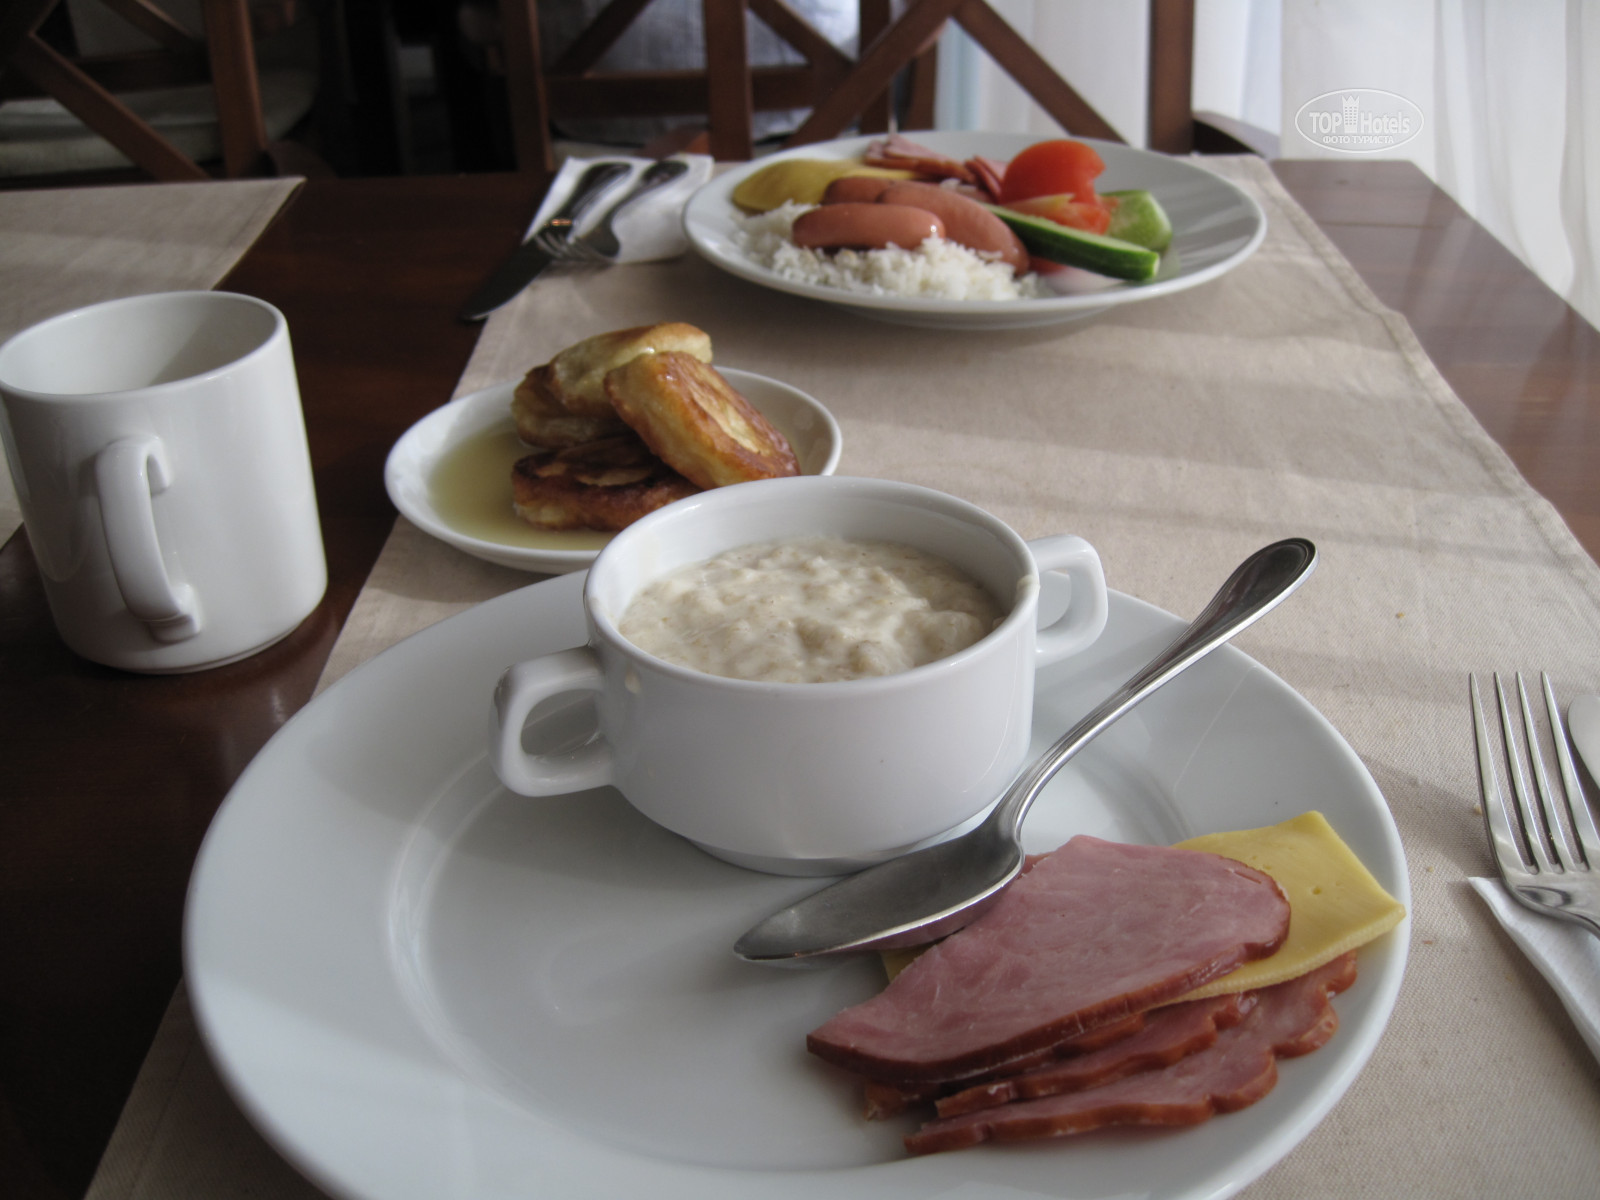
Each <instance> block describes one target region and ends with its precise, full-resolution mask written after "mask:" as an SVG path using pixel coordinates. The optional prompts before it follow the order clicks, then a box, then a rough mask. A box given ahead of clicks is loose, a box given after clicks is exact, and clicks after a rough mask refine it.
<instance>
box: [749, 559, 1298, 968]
mask: <svg viewBox="0 0 1600 1200" xmlns="http://www.w3.org/2000/svg"><path fill="white" fill-rule="evenodd" d="M1316 562H1317V550H1316V547H1315V546H1313V545H1312V544H1311V543H1310V542H1308V541H1306V540H1305V539H1304V538H1288V539H1285V540H1284V541H1281V542H1274V543H1273V544H1272V545H1270V546H1266V547H1264V548H1262V549H1260V550H1257V551H1256V552H1255V553H1254V554H1252V555H1251V556H1250V557H1249V558H1247V559H1245V561H1244V562H1242V563H1241V564H1240V565H1239V567H1238V568H1237V569H1236V570H1235V571H1234V572H1233V574H1232V575H1231V576H1229V577H1228V580H1227V582H1226V583H1224V584H1223V585H1222V587H1221V589H1220V590H1219V591H1218V592H1217V594H1216V595H1215V596H1213V597H1212V598H1211V602H1210V603H1209V604H1207V605H1206V607H1205V609H1204V610H1203V611H1202V612H1201V613H1200V615H1199V616H1197V617H1196V618H1195V619H1194V621H1193V622H1192V623H1191V624H1190V625H1189V627H1188V628H1187V629H1185V630H1184V631H1183V632H1182V633H1181V634H1179V635H1178V637H1177V638H1176V639H1175V640H1174V641H1173V642H1172V644H1171V645H1169V646H1167V647H1166V649H1164V650H1162V651H1161V653H1159V654H1157V655H1156V656H1155V658H1153V659H1152V660H1151V661H1150V662H1149V663H1148V664H1147V665H1146V666H1145V667H1143V668H1142V669H1141V670H1140V671H1139V672H1138V673H1137V674H1135V675H1134V676H1133V677H1132V678H1131V679H1129V680H1128V682H1127V683H1125V684H1123V685H1122V687H1120V688H1119V689H1118V690H1117V691H1116V692H1114V693H1113V694H1112V695H1111V696H1109V697H1108V698H1107V699H1106V700H1105V701H1104V702H1102V703H1101V704H1100V705H1099V706H1098V707H1097V708H1095V709H1094V710H1093V711H1092V712H1090V713H1089V714H1088V715H1087V716H1085V717H1084V718H1083V719H1082V720H1081V721H1079V722H1078V723H1077V724H1076V725H1074V726H1073V727H1072V728H1071V729H1069V730H1067V732H1066V733H1064V734H1063V735H1062V736H1061V738H1060V739H1059V740H1057V741H1056V742H1055V743H1054V744H1053V745H1052V746H1051V747H1050V748H1049V749H1048V750H1046V751H1045V752H1044V753H1043V754H1041V755H1040V756H1039V757H1038V758H1037V759H1035V760H1034V762H1033V763H1032V764H1030V765H1029V766H1028V767H1027V768H1025V769H1024V770H1023V772H1022V773H1021V774H1020V775H1019V776H1017V778H1016V780H1015V782H1013V783H1012V785H1011V786H1010V788H1008V789H1007V791H1006V793H1005V795H1004V796H1002V797H1001V798H1000V800H999V802H998V803H997V804H996V805H995V806H994V808H993V809H991V810H990V812H989V815H988V816H987V817H985V818H984V820H983V821H982V822H981V823H980V824H979V825H977V826H976V827H974V828H973V829H971V830H970V831H968V832H967V833H965V834H962V835H961V836H960V837H956V838H952V839H950V840H949V841H946V842H940V843H939V844H937V845H934V846H929V847H927V848H925V849H922V850H918V851H915V852H913V853H911V854H906V855H903V856H901V857H900V858H896V859H891V860H890V861H889V862H886V863H881V864H879V865H877V866H874V867H869V868H868V869H867V870H865V871H861V872H859V873H857V874H855V875H851V876H849V877H847V878H845V879H842V880H840V881H838V882H837V883H834V884H831V885H829V886H828V887H825V888H823V889H822V890H821V891H819V892H814V893H812V894H811V895H810V896H807V897H805V898H804V899H803V900H800V901H798V902H796V903H795V904H792V905H790V906H789V907H787V908H784V909H781V910H779V911H778V912H775V913H773V914H772V915H771V916H769V917H767V918H766V919H765V920H763V921H761V922H760V923H758V924H757V925H755V926H753V927H752V928H751V929H749V930H748V931H747V932H746V933H745V934H744V936H743V937H741V938H740V939H739V940H738V941H737V942H735V943H734V947H733V951H734V953H735V954H737V955H738V956H739V957H740V958H742V959H745V960H746V961H748V962H760V963H770V964H775V965H797V964H800V963H803V962H806V961H809V960H812V959H818V958H826V957H831V956H835V955H843V954H855V953H859V952H862V951H866V950H879V949H892V948H894V947H899V946H913V945H920V944H922V943H925V942H931V941H934V940H936V939H937V938H940V937H944V936H946V935H947V934H951V933H954V932H955V931H956V930H958V929H960V928H962V927H963V926H964V925H967V924H969V923H970V922H972V921H973V920H975V919H976V918H977V917H978V916H979V915H980V914H981V913H982V912H983V911H984V910H985V909H987V908H988V907H989V906H990V905H992V904H993V903H994V902H995V901H996V900H998V899H999V898H1000V895H1001V893H1002V892H1004V890H1005V889H1006V887H1007V886H1009V885H1010V883H1011V881H1012V880H1013V879H1015V878H1016V877H1017V875H1018V874H1019V873H1020V872H1021V870H1022V864H1023V852H1022V822H1023V819H1024V818H1025V817H1026V816H1027V814H1028V809H1029V808H1030V807H1032V805H1033V802H1034V800H1035V799H1036V798H1037V797H1038V795H1039V793H1040V792H1041V791H1043V790H1044V786H1045V784H1047V783H1048V782H1049V781H1050V780H1051V779H1052V778H1053V777H1054V776H1055V774H1056V772H1057V771H1059V770H1060V769H1061V768H1062V767H1063V766H1065V765H1066V763H1067V762H1068V761H1070V760H1071V759H1072V758H1073V756H1074V755H1076V754H1077V753H1078V751H1080V750H1082V749H1083V747H1084V746H1086V745H1088V744H1089V742H1090V741H1092V740H1093V739H1094V738H1095V737H1096V736H1098V735H1099V734H1100V732H1101V731H1102V730H1104V729H1105V728H1106V727H1108V726H1109V725H1111V723H1112V722H1114V721H1116V720H1117V719H1118V718H1119V717H1121V716H1122V715H1123V714H1124V713H1125V712H1127V711H1128V710H1129V709H1131V708H1133V707H1134V705H1136V704H1138V703H1139V702H1140V701H1142V700H1144V699H1145V698H1146V697H1147V696H1149V695H1151V693H1153V692H1155V691H1156V690H1157V689H1158V688H1161V687H1162V686H1164V685H1165V684H1167V683H1168V682H1170V681H1171V680H1173V679H1174V678H1176V677H1177V676H1178V675H1179V674H1181V673H1182V672H1183V671H1185V670H1187V669H1188V668H1189V667H1191V666H1193V665H1194V664H1195V663H1197V662H1199V661H1200V660H1201V659H1202V658H1204V657H1205V656H1206V655H1207V654H1209V653H1211V651H1213V650H1215V649H1216V648H1217V647H1218V646H1220V645H1222V644H1223V643H1224V642H1227V641H1228V640H1230V639H1231V638H1232V637H1233V636H1234V635H1235V634H1237V633H1238V632H1239V631H1240V630H1242V629H1245V628H1246V627H1248V626H1250V625H1252V624H1254V623H1255V622H1256V621H1257V620H1259V619H1260V618H1261V617H1263V616H1265V615H1266V614H1267V613H1268V612H1270V611H1271V610H1272V609H1274V608H1276V607H1277V606H1278V605H1279V604H1280V603H1282V601H1283V600H1284V599H1285V598H1286V597H1287V596H1289V594H1290V593H1292V592H1293V591H1294V590H1295V589H1296V588H1298V587H1299V586H1300V585H1301V583H1303V582H1304V581H1305V579H1306V577H1307V576H1308V575H1310V574H1311V571H1312V569H1313V568H1314V567H1315V566H1316Z"/></svg>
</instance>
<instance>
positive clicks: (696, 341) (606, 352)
mask: <svg viewBox="0 0 1600 1200" xmlns="http://www.w3.org/2000/svg"><path fill="white" fill-rule="evenodd" d="M667 350H674V351H678V352H679V353H683V354H692V355H693V356H694V357H695V358H697V359H699V360H700V361H701V362H710V361H711V335H710V334H708V333H706V332H705V331H704V330H703V329H696V328H695V327H694V326H693V325H687V324H685V323H684V322H682V321H665V322H662V323H661V324H659V325H639V326H635V327H634V328H632V329H618V330H616V331H614V332H612V333H599V334H596V335H595V336H594V337H591V338H585V339H584V340H583V341H581V342H576V343H574V344H573V345H571V346H568V347H567V348H566V349H565V350H563V351H562V352H561V353H560V354H558V355H556V356H555V357H554V358H553V359H551V360H550V363H549V368H550V369H549V371H548V372H547V373H545V374H543V375H542V376H541V377H540V379H539V381H538V383H537V384H535V386H536V387H539V388H541V389H544V390H545V392H546V394H547V395H548V396H549V398H550V399H551V400H553V401H554V402H555V403H556V404H557V405H559V406H560V407H561V408H562V409H564V410H566V411H567V412H568V413H570V414H572V415H573V416H575V417H609V416H611V415H612V414H611V401H610V399H609V398H608V397H607V395H606V387H605V378H606V375H607V374H608V373H609V372H610V371H613V370H615V369H616V368H617V367H620V366H622V365H623V364H624V363H627V362H630V361H632V360H633V359H635V358H637V357H638V356H639V355H641V354H651V353H657V354H659V353H661V352H663V351H667Z"/></svg>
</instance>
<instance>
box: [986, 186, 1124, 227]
mask: <svg viewBox="0 0 1600 1200" xmlns="http://www.w3.org/2000/svg"><path fill="white" fill-rule="evenodd" d="M1090 195H1091V196H1092V195H1093V193H1092V192H1091V193H1090ZM1006 207H1007V208H1009V209H1012V210H1014V211H1016V212H1019V213H1027V214H1028V215H1029V216H1030V217H1043V218H1044V219H1045V220H1047V221H1054V222H1055V223H1056V224H1057V225H1065V226H1067V227H1068V228H1070V229H1081V230H1083V231H1084V232H1085V233H1104V232H1105V231H1106V230H1107V229H1109V228H1110V227H1111V210H1110V208H1109V207H1107V205H1106V204H1105V203H1104V201H1103V200H1100V199H1098V198H1096V199H1091V200H1079V199H1078V198H1077V197H1076V196H1072V195H1061V196H1034V197H1033V198H1031V199H1028V200H1013V201H1012V202H1011V203H1009V204H1007V205H1006Z"/></svg>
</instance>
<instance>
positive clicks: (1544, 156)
mask: <svg viewBox="0 0 1600 1200" xmlns="http://www.w3.org/2000/svg"><path fill="white" fill-rule="evenodd" d="M991 3H992V4H994V7H995V8H996V9H997V10H998V11H999V12H1000V13H1001V14H1002V15H1003V16H1004V17H1005V18H1006V19H1007V20H1008V21H1010V22H1011V24H1012V25H1013V27H1014V28H1016V29H1017V31H1018V32H1019V33H1021V34H1022V35H1023V36H1024V37H1025V38H1027V39H1028V40H1029V41H1030V42H1032V44H1033V45H1034V46H1035V47H1036V48H1037V49H1038V50H1039V52H1040V53H1041V54H1043V55H1044V56H1045V57H1046V58H1047V59H1049V60H1050V62H1051V63H1052V64H1053V65H1054V66H1055V67H1056V68H1057V70H1059V71H1060V72H1061V73H1062V75H1063V76H1065V77H1066V78H1067V79H1068V80H1069V81H1070V82H1071V83H1072V84H1073V86H1074V87H1076V88H1077V89H1078V90H1079V91H1080V92H1082V93H1083V95H1084V97H1085V98H1086V99H1087V100H1088V101H1089V102H1090V103H1091V104H1093V105H1094V106H1095V107H1096V108H1097V109H1098V110H1099V111H1100V112H1101V114H1102V115H1103V116H1104V117H1105V118H1106V119H1107V120H1108V121H1109V122H1110V123H1111V124H1112V125H1113V126H1114V127H1115V128H1116V129H1117V130H1118V131H1119V132H1121V133H1122V135H1123V136H1124V137H1125V138H1127V139H1128V141H1129V142H1131V143H1132V144H1134V145H1143V144H1144V127H1145V85H1146V78H1145V72H1146V67H1145V61H1146V60H1145V50H1146V45H1147V39H1148V32H1149V30H1148V12H1147V6H1146V5H1145V4H1143V3H1137V2H1134V0H1123V2H1120V3H1111V4H1107V3H1104V2H1103V0H991ZM1195 24H1196V28H1195V66H1194V72H1195V77H1194V106H1195V107H1196V108H1197V109H1208V110H1211V111H1215V112H1220V113H1223V114H1224V115H1226V116H1231V117H1235V118H1238V119H1240V120H1244V121H1246V122H1248V123H1250V124H1252V125H1256V126H1258V127H1260V128H1263V129H1268V130H1270V131H1272V132H1275V133H1278V134H1279V135H1280V137H1281V139H1282V151H1281V153H1282V155H1283V157H1285V158H1318V157H1324V158H1339V157H1344V156H1345V155H1348V154H1351V150H1350V149H1348V148H1342V147H1337V146H1330V145H1327V144H1325V143H1324V142H1322V141H1319V140H1315V139H1314V137H1313V136H1312V135H1311V134H1309V133H1308V132H1307V129H1306V122H1307V119H1308V118H1306V117H1304V116H1303V114H1304V113H1305V112H1306V111H1308V110H1309V111H1323V112H1329V111H1332V112H1337V111H1338V106H1339V104H1340V102H1341V101H1342V100H1344V99H1346V98H1347V97H1348V98H1349V99H1350V100H1352V101H1354V102H1355V105H1356V107H1357V108H1360V107H1361V106H1362V105H1363V104H1365V107H1366V108H1367V109H1369V110H1371V109H1374V108H1376V107H1378V106H1379V105H1380V104H1387V105H1389V106H1390V108H1391V109H1392V111H1394V112H1396V113H1398V112H1407V113H1410V112H1414V113H1415V114H1416V120H1417V122H1418V124H1419V125H1420V129H1419V130H1418V131H1417V132H1416V133H1415V134H1414V136H1411V137H1409V138H1406V139H1405V140H1404V142H1403V144H1396V145H1391V146H1381V145H1380V146H1372V145H1363V146H1361V147H1360V153H1359V155H1356V156H1355V157H1359V158H1363V159H1370V158H1408V159H1410V160H1412V161H1413V162H1415V163H1416V164H1417V165H1418V166H1419V167H1420V168H1421V169H1422V170H1423V171H1425V172H1426V173H1427V174H1428V175H1429V176H1430V177H1431V178H1433V179H1434V181H1435V182H1437V183H1438V184H1439V186H1440V187H1442V188H1443V189H1444V190H1445V191H1446V192H1448V193H1449V194H1450V195H1451V196H1452V197H1454V198H1455V199H1456V201H1457V202H1458V203H1460V204H1461V206H1462V207H1463V208H1465V209H1466V210H1467V211H1468V212H1469V213H1471V214H1472V215H1473V216H1474V217H1476V218H1477V219H1478V220H1479V221H1480V222H1481V223H1482V224H1483V225H1484V226H1485V227H1486V228H1488V229H1489V230H1490V231H1491V232H1492V233H1494V234H1495V236H1496V237H1498V238H1499V239H1500V240H1501V241H1502V242H1503V243H1504V244H1505V245H1506V246H1507V247H1508V248H1509V249H1510V250H1511V251H1512V252H1513V253H1515V254H1516V255H1517V256H1518V257H1519V258H1521V259H1522V261H1523V262H1525V263H1527V264H1528V266H1529V267H1531V268H1532V269H1533V270H1534V271H1535V272H1536V273H1537V274H1538V275H1539V277H1540V278H1541V279H1543V280H1544V281H1545V282H1546V283H1547V284H1549V285H1550V286H1551V287H1552V288H1554V289H1555V290H1556V291H1557V292H1559V293H1561V294H1562V295H1563V296H1565V297H1566V298H1567V300H1568V301H1569V302H1570V303H1571V304H1572V305H1573V307H1575V308H1576V309H1577V310H1578V311H1579V312H1581V313H1582V314H1583V315H1584V316H1585V317H1587V318H1588V320H1589V321H1590V322H1591V323H1592V324H1595V325H1600V210H1597V205H1600V2H1597V0H1338V2H1335V0H1198V3H1197V6H1196V20H1195ZM945 43H946V44H944V45H942V46H941V55H942V59H941V62H942V66H943V67H944V72H943V76H942V79H941V93H942V94H941V101H940V109H939V122H940V125H941V127H944V128H956V129H994V130H1000V131H1006V132H1031V133H1039V134H1041V135H1048V134H1050V133H1053V132H1056V131H1057V127H1056V126H1055V125H1054V123H1053V122H1052V121H1050V119H1049V118H1048V117H1046V116H1045V115H1044V114H1043V113H1042V112H1041V111H1040V110H1039V109H1038V107H1037V106H1036V105H1034V104H1033V103H1032V102H1031V101H1029V100H1028V99H1027V98H1026V97H1025V96H1024V95H1023V94H1022V92H1021V90H1020V89H1019V88H1017V87H1016V86H1015V85H1014V84H1012V83H1011V82H1010V81H1009V79H1007V78H1006V77H1005V76H1004V73H1003V72H1001V71H1000V70H999V69H998V68H996V67H995V66H994V65H993V63H992V62H990V61H989V59H988V56H987V55H986V54H984V53H983V52H982V51H981V50H979V49H977V48H976V47H974V46H973V45H972V44H971V43H970V42H969V41H967V40H966V39H965V38H964V37H961V36H954V37H951V36H947V37H946V38H945ZM946 83H948V84H949V85H950V86H949V89H948V90H946V89H945V87H944V85H945V84H946ZM1408 106H1409V107H1408ZM1297 116H1298V117H1301V120H1300V121H1298V122H1297ZM1323 119H1324V121H1326V120H1327V119H1328V118H1327V117H1326V116H1324V118H1323ZM1324 127H1326V126H1324ZM1396 140H1397V141H1398V140H1399V139H1396Z"/></svg>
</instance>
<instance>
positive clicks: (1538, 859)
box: [1494, 671, 1556, 875]
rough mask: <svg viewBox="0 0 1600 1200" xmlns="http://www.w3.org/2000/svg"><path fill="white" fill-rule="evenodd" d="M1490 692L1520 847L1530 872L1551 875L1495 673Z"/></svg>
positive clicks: (1552, 869) (1551, 867) (1551, 866)
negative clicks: (1495, 707)
mask: <svg viewBox="0 0 1600 1200" xmlns="http://www.w3.org/2000/svg"><path fill="white" fill-rule="evenodd" d="M1521 680H1522V677H1521V675H1520V674H1519V675H1518V676H1517V681H1518V685H1519V686H1520V685H1521ZM1494 690H1495V695H1496V696H1497V698H1498V699H1499V701H1500V735H1501V736H1502V737H1503V738H1505V742H1506V763H1507V765H1506V774H1508V775H1509V776H1510V777H1511V794H1512V796H1513V797H1514V798H1515V799H1516V802H1517V816H1518V821H1519V824H1520V825H1521V826H1522V842H1523V848H1524V849H1526V850H1527V851H1528V852H1529V853H1530V854H1531V856H1532V861H1533V863H1534V870H1536V871H1539V872H1541V873H1545V874H1552V875H1553V874H1554V873H1555V869H1556V864H1555V863H1554V862H1552V861H1551V859H1550V850H1549V848H1548V847H1549V843H1547V842H1546V841H1545V840H1544V833H1543V830H1541V829H1540V828H1539V818H1538V817H1536V816H1535V815H1534V812H1533V801H1532V800H1531V799H1530V797H1529V791H1530V788H1529V785H1528V773H1527V771H1526V770H1525V769H1524V768H1523V765H1522V752H1521V751H1520V750H1518V749H1517V733H1516V729H1515V727H1514V726H1513V724H1512V721H1511V706H1510V705H1509V703H1507V701H1506V689H1505V685H1504V684H1503V683H1502V682H1501V680H1500V673H1499V672H1498V671H1496V672H1495V676H1494Z"/></svg>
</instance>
